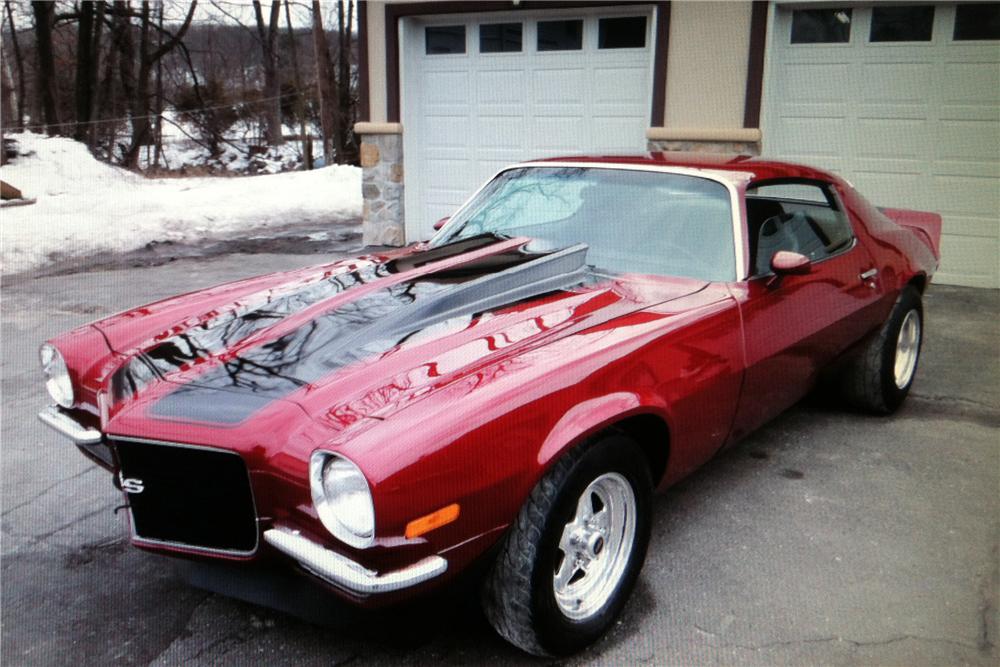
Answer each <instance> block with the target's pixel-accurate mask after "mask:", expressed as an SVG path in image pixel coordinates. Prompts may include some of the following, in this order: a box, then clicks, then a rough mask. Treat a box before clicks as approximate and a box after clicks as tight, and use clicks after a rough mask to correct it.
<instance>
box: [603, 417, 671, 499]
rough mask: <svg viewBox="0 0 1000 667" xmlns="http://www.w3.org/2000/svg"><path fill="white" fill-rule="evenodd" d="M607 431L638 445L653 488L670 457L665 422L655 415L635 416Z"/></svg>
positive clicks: (668, 436) (660, 477)
mask: <svg viewBox="0 0 1000 667" xmlns="http://www.w3.org/2000/svg"><path fill="white" fill-rule="evenodd" d="M609 430H616V431H619V432H622V433H624V434H625V435H627V436H629V437H630V438H632V439H633V440H635V441H636V443H638V444H639V447H641V448H642V453H643V454H645V455H646V462H647V463H648V464H649V473H650V477H652V479H653V486H654V487H655V486H657V485H658V484H659V483H660V480H662V479H663V474H664V473H665V472H666V471H667V459H668V458H669V456H670V429H669V428H668V427H667V424H666V422H664V421H663V420H662V419H661V418H660V417H657V416H656V415H635V416H634V417H628V418H626V419H623V420H621V421H619V422H615V423H614V424H612V425H611V426H610V427H609Z"/></svg>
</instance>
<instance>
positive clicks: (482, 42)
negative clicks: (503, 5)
mask: <svg viewBox="0 0 1000 667" xmlns="http://www.w3.org/2000/svg"><path fill="white" fill-rule="evenodd" d="M520 50H521V24H520V23H492V24H489V25H481V26H479V52H480V53H516V52H518V51H520Z"/></svg>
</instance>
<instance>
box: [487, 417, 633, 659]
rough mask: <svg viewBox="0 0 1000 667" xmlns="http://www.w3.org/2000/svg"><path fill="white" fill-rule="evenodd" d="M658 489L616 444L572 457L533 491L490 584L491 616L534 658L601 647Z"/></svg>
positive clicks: (624, 595)
mask: <svg viewBox="0 0 1000 667" xmlns="http://www.w3.org/2000/svg"><path fill="white" fill-rule="evenodd" d="M651 494H652V482H651V480H650V475H649V469H648V467H647V466H646V460H645V457H644V456H643V453H642V451H641V450H640V449H639V447H638V446H637V445H636V444H635V442H633V441H632V440H631V439H629V438H627V437H625V436H623V435H617V434H616V435H610V436H606V437H603V438H600V439H598V440H596V441H594V442H592V443H590V444H589V445H585V446H583V447H581V448H577V449H575V450H572V451H570V452H568V453H567V454H565V455H564V456H563V457H562V458H561V459H560V460H559V461H557V462H556V464H555V465H554V466H553V468H552V469H551V470H550V471H549V472H548V473H547V474H546V475H545V476H544V477H543V478H542V480H541V481H540V482H538V484H537V485H536V486H535V488H534V489H533V490H532V492H531V495H530V497H529V498H528V500H527V502H526V503H525V504H524V506H523V507H522V508H521V511H520V513H519V514H518V517H517V520H516V522H515V523H514V525H513V526H511V529H510V531H509V533H508V535H507V537H506V538H505V540H504V543H503V546H502V549H501V552H500V556H499V557H498V558H497V562H496V563H495V565H494V566H493V570H492V572H491V573H490V575H489V577H488V578H487V581H486V584H485V590H484V595H483V606H484V610H485V612H486V616H487V617H488V618H489V620H490V622H491V623H492V625H493V627H494V628H495V629H496V630H497V632H498V633H500V635H502V636H503V637H504V638H505V639H507V640H508V641H510V642H511V643H512V644H514V645H515V646H517V647H519V648H521V649H523V650H524V651H527V652H528V653H532V654H535V655H566V654H569V653H573V652H575V651H578V650H580V649H582V648H583V647H585V646H587V645H588V644H590V643H592V642H593V641H595V640H596V639H598V638H599V637H600V636H601V635H602V634H604V632H605V631H606V630H607V629H608V627H610V625H611V624H612V623H613V622H614V621H615V619H616V618H617V617H618V615H619V614H620V613H621V610H622V608H623V607H624V606H625V603H626V601H627V600H628V597H629V595H630V593H631V592H632V588H633V587H634V585H635V581H636V578H637V577H638V575H639V570H640V569H641V568H642V563H643V561H644V560H645V556H646V546H647V545H648V543H649V532H650V505H651V501H650V496H651Z"/></svg>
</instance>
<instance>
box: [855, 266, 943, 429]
mask: <svg viewBox="0 0 1000 667" xmlns="http://www.w3.org/2000/svg"><path fill="white" fill-rule="evenodd" d="M923 323H924V310H923V304H922V303H921V299H920V292H918V291H917V290H916V288H914V287H913V286H911V285H907V286H906V287H905V288H903V291H902V292H901V293H900V295H899V298H898V299H897V300H896V304H895V306H893V309H892V312H891V313H890V314H889V319H888V320H886V322H885V324H884V325H883V326H882V328H881V329H880V330H879V331H878V333H877V334H875V335H874V336H872V337H871V338H870V339H869V340H868V341H867V342H866V343H865V344H864V346H863V347H862V348H861V350H859V353H858V355H857V357H856V358H855V359H854V360H853V361H852V362H851V364H850V365H849V366H848V368H847V369H846V371H845V373H844V375H843V378H842V387H843V390H844V395H845V397H846V398H847V400H848V401H849V402H851V403H852V404H854V405H855V406H857V407H859V408H862V409H864V410H868V411H870V412H875V413H879V414H889V413H891V412H895V411H896V410H897V409H898V408H899V406H900V405H902V404H903V401H904V400H905V399H906V396H907V394H909V393H910V387H911V386H912V385H913V377H914V375H916V372H917V363H918V362H919V361H920V348H921V344H922V342H923Z"/></svg>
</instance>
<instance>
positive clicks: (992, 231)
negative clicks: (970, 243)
mask: <svg viewBox="0 0 1000 667" xmlns="http://www.w3.org/2000/svg"><path fill="white" fill-rule="evenodd" d="M944 226H945V227H947V234H948V235H949V236H968V237H970V238H978V239H993V240H996V239H997V237H998V231H997V224H996V221H995V220H993V219H991V218H982V217H976V216H969V215H958V214H955V213H951V214H949V215H948V219H947V220H946V221H945V223H944Z"/></svg>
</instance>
